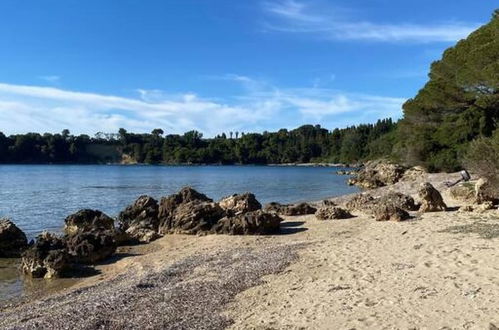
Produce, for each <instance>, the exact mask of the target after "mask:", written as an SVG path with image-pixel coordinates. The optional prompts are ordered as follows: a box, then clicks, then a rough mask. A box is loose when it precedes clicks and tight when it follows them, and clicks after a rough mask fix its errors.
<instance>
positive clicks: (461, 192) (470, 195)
mask: <svg viewBox="0 0 499 330" xmlns="http://www.w3.org/2000/svg"><path fill="white" fill-rule="evenodd" d="M449 193H450V195H451V197H452V198H454V199H456V200H458V201H461V202H465V203H471V204H473V203H475V202H476V197H475V189H474V187H473V186H472V185H470V184H469V183H464V184H458V185H455V186H453V187H451V188H450V189H449Z"/></svg>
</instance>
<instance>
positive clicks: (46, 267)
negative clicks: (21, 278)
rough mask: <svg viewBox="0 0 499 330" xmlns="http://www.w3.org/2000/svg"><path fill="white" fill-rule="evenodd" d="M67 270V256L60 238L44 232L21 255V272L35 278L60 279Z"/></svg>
mask: <svg viewBox="0 0 499 330" xmlns="http://www.w3.org/2000/svg"><path fill="white" fill-rule="evenodd" d="M67 269H68V254H67V252H66V245H65V242H64V240H63V239H62V238H61V237H58V236H56V235H54V234H51V233H47V232H44V233H42V234H40V235H39V236H38V237H37V238H36V241H35V243H33V244H32V245H31V246H30V247H29V248H28V249H27V250H26V251H24V253H23V254H22V260H21V270H22V271H23V273H24V274H26V275H29V276H31V277H35V278H42V277H43V278H52V277H60V276H61V275H63V273H64V271H65V270H67Z"/></svg>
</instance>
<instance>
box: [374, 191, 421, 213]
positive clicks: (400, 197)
mask: <svg viewBox="0 0 499 330" xmlns="http://www.w3.org/2000/svg"><path fill="white" fill-rule="evenodd" d="M387 204H390V205H393V206H396V207H398V208H401V209H403V210H406V211H417V210H418V209H419V205H417V204H416V202H415V201H414V198H412V197H411V196H409V195H405V194H402V193H399V192H394V191H391V192H389V193H387V194H386V195H383V196H381V197H380V198H379V200H377V201H376V205H387Z"/></svg>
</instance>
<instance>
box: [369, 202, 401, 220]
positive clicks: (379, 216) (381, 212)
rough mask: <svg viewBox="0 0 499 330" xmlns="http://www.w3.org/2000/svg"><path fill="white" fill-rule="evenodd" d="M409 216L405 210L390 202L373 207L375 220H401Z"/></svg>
mask: <svg viewBox="0 0 499 330" xmlns="http://www.w3.org/2000/svg"><path fill="white" fill-rule="evenodd" d="M409 217H410V216H409V213H407V211H405V210H404V209H401V208H400V207H398V206H396V205H394V204H391V203H388V204H380V205H378V206H377V207H376V208H375V209H374V219H375V220H376V221H403V220H406V219H409Z"/></svg>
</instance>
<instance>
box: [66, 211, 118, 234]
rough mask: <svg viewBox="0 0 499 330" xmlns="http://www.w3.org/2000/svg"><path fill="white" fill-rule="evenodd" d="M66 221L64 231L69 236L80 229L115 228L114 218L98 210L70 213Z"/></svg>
mask: <svg viewBox="0 0 499 330" xmlns="http://www.w3.org/2000/svg"><path fill="white" fill-rule="evenodd" d="M64 222H65V225H64V232H65V233H66V235H68V236H72V235H75V234H76V233H78V232H79V231H91V230H114V220H113V219H112V218H110V217H108V216H107V215H106V214H104V213H102V212H101V211H98V210H89V209H83V210H79V211H78V212H76V213H74V214H71V215H69V216H68V217H67V218H66V219H65V220H64Z"/></svg>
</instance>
